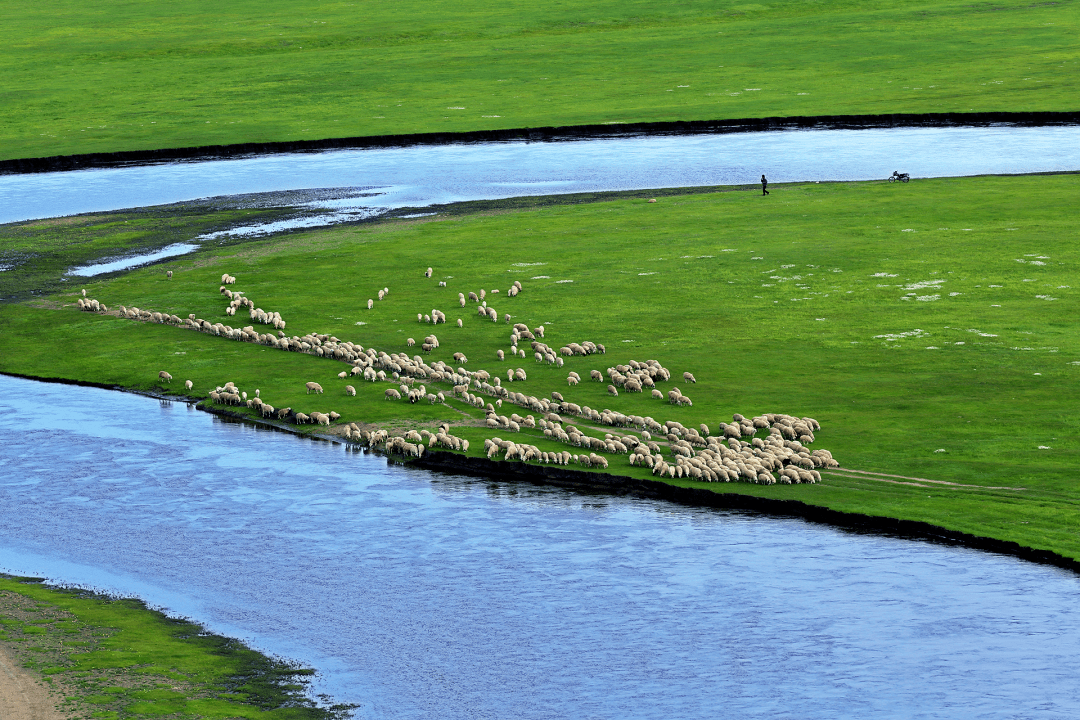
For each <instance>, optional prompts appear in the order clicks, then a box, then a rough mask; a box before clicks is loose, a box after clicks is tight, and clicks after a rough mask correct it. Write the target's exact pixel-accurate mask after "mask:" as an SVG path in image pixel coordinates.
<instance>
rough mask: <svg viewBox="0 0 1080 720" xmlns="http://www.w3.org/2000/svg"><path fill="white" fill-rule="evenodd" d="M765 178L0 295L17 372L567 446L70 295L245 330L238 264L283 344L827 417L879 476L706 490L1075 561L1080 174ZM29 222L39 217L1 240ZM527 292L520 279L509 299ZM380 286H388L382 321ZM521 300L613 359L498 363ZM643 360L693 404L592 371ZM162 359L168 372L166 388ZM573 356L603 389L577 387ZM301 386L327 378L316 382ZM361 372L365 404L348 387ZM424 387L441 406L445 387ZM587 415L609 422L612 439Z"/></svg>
mask: <svg viewBox="0 0 1080 720" xmlns="http://www.w3.org/2000/svg"><path fill="white" fill-rule="evenodd" d="M771 189H772V194H771V195H770V196H768V197H762V196H761V194H760V191H759V190H753V189H746V188H724V189H720V190H714V191H711V192H702V193H700V194H681V195H680V194H671V195H667V196H658V202H656V203H648V202H646V201H645V200H644V198H642V197H640V196H635V195H627V196H615V197H612V198H609V199H606V200H604V201H600V202H592V203H587V204H575V205H560V204H552V205H547V206H542V207H535V208H532V209H510V210H490V209H489V210H485V211H476V212H460V213H459V214H453V213H448V214H440V215H439V216H436V217H434V218H421V219H413V220H386V221H382V222H375V223H365V224H357V225H350V226H339V227H335V228H331V229H323V230H313V231H305V232H298V233H291V234H287V235H281V236H274V237H269V238H266V239H263V240H258V241H251V242H247V243H245V244H243V245H236V246H231V247H223V248H208V249H206V250H202V251H199V252H197V253H194V254H192V255H189V256H185V257H183V258H179V259H176V260H173V261H168V262H164V263H161V264H158V265H155V266H152V267H148V268H144V269H139V270H134V271H131V272H126V273H118V274H114V275H111V276H107V277H104V278H102V279H98V280H94V281H92V282H91V281H85V282H84V281H83V280H81V279H78V278H73V277H69V278H68V281H69V282H68V283H66V285H67V287H68V290H67V291H65V292H61V293H58V294H53V295H50V296H49V297H44V298H38V299H35V300H31V301H28V302H24V303H19V304H16V303H9V304H6V305H2V306H0V371H3V372H11V373H20V374H25V375H30V376H38V377H55V378H65V379H71V380H82V381H91V382H98V383H106V384H115V385H119V386H124V387H128V388H136V389H143V390H150V389H154V390H159V391H160V390H164V391H165V392H171V393H183V381H184V380H187V379H190V380H192V381H193V383H194V386H195V390H194V392H193V394H194V395H195V396H198V397H205V395H206V393H207V391H208V390H210V389H212V388H213V387H214V386H218V385H223V384H224V383H225V382H226V381H230V380H231V381H233V382H235V383H236V384H237V385H238V386H239V387H240V388H241V389H244V390H246V391H248V392H253V391H254V389H255V388H259V389H260V390H261V394H262V398H263V399H264V400H265V401H266V402H269V403H271V404H273V405H274V406H276V407H284V406H290V407H292V408H293V409H294V410H297V411H301V412H306V413H310V412H311V411H314V410H318V411H322V412H329V411H331V410H333V411H336V412H338V413H340V414H341V415H342V421H343V422H348V421H353V422H357V423H368V424H373V425H379V426H382V427H387V428H392V429H398V430H401V429H405V428H417V429H419V428H423V427H428V428H434V426H435V425H436V424H437V423H439V422H444V421H445V422H450V423H452V424H454V425H455V429H454V433H455V434H456V435H459V436H461V437H466V438H469V439H470V441H471V444H472V448H471V449H470V454H482V445H483V439H484V438H486V437H491V436H493V435H498V436H500V437H503V438H504V439H513V440H516V441H519V442H529V443H532V444H535V445H537V446H539V447H541V448H542V449H544V450H562V449H567V448H566V446H562V445H560V444H558V443H556V442H554V441H551V440H548V439H546V438H544V437H543V436H542V435H540V434H539V433H538V431H528V430H523V431H522V432H521V433H520V435H516V434H513V433H507V432H506V431H492V430H488V429H487V428H485V427H483V426H482V420H483V417H484V416H483V412H482V411H480V410H477V409H475V408H472V407H469V406H466V405H465V404H463V403H461V402H459V401H456V400H448V401H447V403H446V404H445V405H429V404H427V403H421V404H416V405H410V404H409V403H407V402H392V401H386V400H384V399H383V390H384V389H385V388H386V387H388V385H387V384H386V383H365V382H363V381H361V380H358V379H357V380H349V381H341V380H338V378H337V377H336V376H337V373H338V372H340V371H341V370H342V369H346V368H347V367H348V366H347V365H346V364H344V363H341V362H337V361H333V360H328V359H322V358H318V357H315V356H312V355H306V354H302V353H289V352H283V351H280V350H275V349H271V348H267V347H265V346H262V345H257V344H249V343H241V342H235V341H230V340H226V339H224V338H219V337H214V336H210V335H207V334H203V333H196V332H193V331H190V330H184V329H179V328H175V327H171V326H166V325H154V324H148V323H142V322H136V321H132V320H126V319H120V318H117V317H114V316H109V315H96V314H92V313H86V312H81V311H79V310H77V309H76V308H75V307H74V306H73V303H74V302H75V299H76V297H77V296H79V295H78V294H79V291H80V290H81V289H83V288H85V289H86V290H87V293H88V295H89V296H90V297H93V298H97V299H98V300H100V301H101V302H104V303H105V304H107V305H109V306H111V307H112V308H113V309H115V307H116V306H117V305H119V304H124V305H127V306H137V307H140V308H143V309H151V310H158V311H162V312H170V313H174V314H176V315H179V316H180V317H187V315H188V314H189V313H194V314H196V315H197V316H198V317H201V318H205V319H208V320H210V321H211V322H214V321H220V322H223V323H226V324H229V325H232V326H234V327H241V326H243V325H247V324H249V320H248V319H247V318H246V316H244V317H243V318H241V316H240V315H238V316H237V317H236V318H228V317H226V316H225V313H224V309H225V306H226V304H227V300H226V299H225V298H223V297H222V296H221V295H220V294H219V292H218V288H219V285H220V277H221V274H222V273H224V272H228V273H230V274H232V275H235V276H236V277H237V278H238V281H237V283H236V284H235V285H233V286H231V287H232V289H235V290H242V291H244V292H245V293H246V294H247V296H248V297H250V298H251V299H252V300H253V301H254V302H255V304H256V305H257V306H259V307H261V308H263V309H264V310H267V311H278V312H280V313H281V315H282V316H283V317H284V319H285V320H286V322H287V323H288V327H287V330H286V332H287V334H289V335H303V334H305V333H308V332H319V333H328V334H332V335H335V336H337V337H338V338H341V339H342V340H351V341H353V342H358V343H361V344H363V345H364V346H365V347H374V348H377V349H378V350H382V351H386V352H388V353H389V352H408V353H409V354H410V355H412V354H419V346H417V347H415V348H409V347H408V346H407V339H408V338H410V337H411V338H415V339H416V340H417V342H418V343H419V342H420V340H421V338H423V337H424V336H425V335H427V334H428V333H431V332H434V333H436V334H437V335H438V337H439V339H440V343H441V346H440V348H438V349H437V350H435V351H434V352H433V353H432V354H431V356H430V357H429V358H426V360H427V361H428V362H432V361H434V360H437V359H442V360H445V361H446V362H448V363H450V362H452V360H451V355H452V354H453V353H454V352H458V351H460V352H464V353H465V354H466V355H467V356H468V358H469V363H468V366H467V367H468V369H470V370H479V369H486V370H488V371H489V372H491V373H492V374H493V375H501V376H503V377H504V378H505V372H506V369H507V368H508V367H509V368H516V367H522V368H524V369H525V370H526V371H527V373H528V379H527V380H526V381H523V382H516V383H513V386H512V389H513V390H515V391H519V392H524V393H526V394H528V395H536V396H547V395H548V394H549V393H550V392H551V391H559V392H561V393H562V394H563V395H564V396H565V397H566V399H567V400H568V401H571V402H576V403H578V404H581V405H589V406H591V407H593V408H596V409H601V408H610V409H612V410H617V411H620V412H623V413H627V414H639V415H647V416H651V417H653V418H655V419H656V420H658V421H660V422H664V421H666V420H678V421H680V422H682V423H683V424H684V425H687V426H690V425H693V426H695V427H696V426H697V425H698V424H699V423H706V424H708V425H709V426H710V428H712V429H713V431H714V432H715V429H716V427H717V424H718V423H719V422H720V421H730V420H731V416H732V414H733V413H742V414H744V415H746V416H747V417H750V416H751V415H756V414H760V413H766V412H779V413H790V414H792V415H797V416H807V415H808V416H811V417H814V418H816V419H817V420H818V421H820V422H821V424H822V426H823V429H822V430H821V431H820V432H819V433H817V441H816V443H815V444H814V446H812V447H824V448H827V449H829V450H831V451H832V452H833V454H834V456H835V457H836V458H837V459H838V460H839V462H840V463H841V465H842V466H843V467H844V468H846V469H851V470H859V471H865V472H868V473H874V474H875V475H873V476H865V475H863V476H860V475H857V474H855V473H851V472H834V473H829V474H824V475H823V478H824V482H822V483H821V484H819V485H794V486H781V485H777V486H758V485H749V484H744V483H697V484H696V485H697V486H700V487H707V488H709V489H711V490H715V491H717V492H739V493H751V494H755V495H763V496H768V497H776V498H796V499H800V500H803V501H806V502H810V503H814V504H818V505H822V506H826V507H830V508H834V509H837V510H845V511H856V512H864V513H868V514H871V515H877V516H887V517H896V518H903V519H912V520H921V521H926V522H930V523H934V524H937V525H940V526H944V527H947V528H950V529H954V530H960V531H965V532H969V533H973V534H976V535H981V536H987V537H994V538H998V539H1003V540H1012V541H1016V542H1019V543H1021V544H1023V545H1026V546H1030V547H1035V548H1040V549H1048V550H1053V551H1056V552H1058V553H1061V554H1063V555H1065V556H1068V557H1072V558H1080V540H1078V536H1077V529H1078V527H1077V526H1078V523H1077V519H1076V518H1077V514H1076V504H1077V501H1078V500H1080V491H1078V489H1077V483H1076V479H1075V468H1076V467H1077V464H1078V463H1077V459H1078V452H1080V443H1078V442H1077V425H1078V422H1080V417H1078V416H1077V413H1076V412H1075V409H1074V407H1073V405H1074V403H1073V401H1072V398H1073V397H1074V396H1075V394H1076V389H1077V380H1078V377H1080V340H1078V339H1077V337H1076V334H1075V332H1074V330H1073V329H1074V327H1075V313H1076V301H1077V297H1078V291H1080V281H1078V279H1077V277H1076V268H1077V263H1078V261H1080V257H1078V251H1077V243H1076V239H1077V230H1078V223H1077V218H1076V213H1075V198H1076V196H1077V193H1078V191H1080V176H1078V175H1075V174H1061V175H1046V176H1023V177H978V178H963V179H937V180H919V181H916V182H912V183H910V184H907V185H890V184H888V183H885V182H865V183H820V184H819V183H813V184H793V185H776V186H774V187H773V188H771ZM83 219H84V220H85V222H88V223H91V224H92V223H93V222H94V216H83ZM20 232H22V233H24V232H28V231H27V230H26V225H21V226H18V228H12V227H10V226H9V227H8V228H5V229H4V231H3V233H0V238H4V237H8V236H11V235H12V234H15V235H18V234H19V233H20ZM0 242H4V241H3V240H0ZM429 266H431V267H432V268H433V269H434V275H433V277H432V278H431V279H428V278H427V277H425V275H424V271H425V269H426V268H427V267H429ZM167 269H168V270H172V271H173V273H174V275H173V277H172V278H171V279H169V278H167V277H166V275H165V271H166V270H167ZM514 280H520V281H521V282H522V284H523V286H524V291H523V292H522V293H521V294H520V295H518V296H517V297H514V298H509V297H507V296H506V291H507V289H508V288H509V287H510V285H511V284H512V282H513V281H514ZM440 281H441V282H445V283H446V287H439V285H438V283H439V282H440ZM0 282H2V281H0ZM383 287H389V288H390V293H389V295H388V296H387V298H386V299H385V300H382V301H379V300H376V301H375V302H374V307H373V309H371V310H368V309H367V301H368V299H369V298H375V297H376V295H377V291H378V289H380V288H383ZM481 288H484V289H486V290H487V291H488V293H489V294H488V296H487V300H488V302H489V304H490V305H491V306H492V307H494V308H496V310H497V311H498V313H499V316H500V320H499V322H498V323H493V322H491V321H490V320H482V319H480V318H479V317H478V316H477V313H476V306H475V304H473V303H469V304H468V306H467V307H465V308H460V307H459V306H458V303H457V296H458V293H459V292H463V293H465V294H468V292H469V291H479V290H480V289H481ZM494 289H499V290H500V293H499V294H497V295H492V294H491V293H492V291H493V290H494ZM433 308H437V309H439V310H442V311H443V312H445V313H446V315H447V318H448V324H446V325H439V326H437V327H433V326H431V325H425V324H419V323H417V319H416V318H417V313H430V311H431V310H432V309H433ZM504 313H509V314H510V315H512V317H513V320H512V322H524V323H526V324H528V325H529V326H530V327H536V326H537V325H540V324H543V325H544V326H545V328H546V329H547V336H546V342H547V343H548V344H549V345H551V346H552V347H559V346H561V345H564V344H567V343H570V342H582V341H585V340H592V341H594V342H599V343H603V344H604V345H605V346H606V347H607V353H606V355H591V356H585V357H573V358H567V360H566V367H565V368H563V369H558V368H556V367H554V366H548V365H545V364H541V363H537V362H535V361H534V360H533V359H532V357H531V355H530V357H529V358H528V359H524V360H516V361H506V362H500V361H498V360H497V359H496V350H498V349H504V350H508V349H509V342H510V340H509V338H510V333H511V328H510V326H508V325H507V324H505V323H504V322H503V321H502V315H503V314H504ZM458 318H461V319H462V321H463V327H462V328H458V327H457V325H456V320H457V319H458ZM256 327H257V328H262V326H258V325H257V326H256ZM523 347H526V346H523ZM650 358H651V359H656V360H659V361H660V362H661V363H662V364H663V365H664V366H665V367H667V368H669V369H670V370H671V371H672V372H673V374H674V376H675V378H681V375H682V373H683V372H684V371H689V372H692V373H694V375H695V376H696V378H697V383H696V384H687V383H684V382H682V381H681V380H678V379H673V380H672V382H670V383H662V384H660V385H658V387H659V388H660V389H661V390H663V391H664V392H665V393H666V391H667V390H668V389H670V388H671V387H673V386H678V387H679V388H680V389H681V390H682V391H683V392H684V393H685V394H686V395H688V396H689V397H690V398H691V399H692V400H693V403H694V404H693V406H692V407H675V406H672V405H670V404H669V403H667V402H666V400H658V399H654V398H652V397H650V395H649V394H648V393H643V394H640V395H639V394H628V393H622V394H621V395H620V396H619V397H618V398H611V397H609V396H608V395H607V394H606V391H605V388H606V385H607V383H606V382H604V383H593V382H589V381H588V380H587V378H588V376H589V371H590V370H592V369H598V370H600V371H602V372H603V371H605V370H606V368H608V367H610V366H614V365H616V364H625V363H627V362H628V361H629V360H631V359H635V360H646V359H650ZM159 370H166V371H168V372H170V373H171V374H172V375H173V377H174V378H175V380H174V382H173V383H172V384H171V385H163V384H161V383H159V382H158V381H157V373H158V371H159ZM568 370H575V371H577V372H578V373H580V374H581V375H582V377H583V378H584V381H583V382H582V383H581V384H580V385H578V386H576V387H568V386H567V383H566V376H567V371H568ZM307 381H317V382H320V383H321V384H322V385H323V387H324V388H325V389H326V392H325V394H324V395H308V394H307V393H306V391H305V387H304V383H305V382H307ZM346 382H349V383H351V384H353V385H354V386H355V387H356V389H357V395H356V396H355V397H347V396H346V395H345V392H344V385H345V384H346ZM428 385H429V388H436V389H439V390H443V391H445V392H447V393H448V394H449V389H450V386H449V385H445V386H436V385H433V384H430V383H429V384H428ZM512 410H517V411H518V412H519V413H521V414H523V415H524V414H526V412H525V411H524V410H522V409H519V408H515V407H513V406H509V405H504V407H503V409H502V411H501V412H502V413H505V414H509V413H510V412H511V411H512ZM241 412H248V411H246V410H242V411H241ZM568 422H570V420H568ZM575 424H576V425H577V426H578V427H580V428H581V429H583V430H586V431H587V432H588V433H590V434H594V435H601V434H602V433H603V432H605V430H610V428H604V427H599V428H593V429H590V428H589V427H588V423H584V422H580V421H579V422H575ZM313 427H315V426H302V427H299V428H298V430H299V431H300V432H313V430H312V428H313ZM620 432H625V431H623V430H620ZM510 435H513V437H509V436H510ZM568 449H570V450H571V452H574V451H575V450H576V448H568ZM609 461H610V463H611V465H610V468H609V472H613V473H616V474H623V475H627V476H634V477H645V476H647V472H648V471H647V470H644V469H640V468H634V467H631V466H630V465H629V463H628V461H627V458H626V456H619V455H612V456H610V457H609ZM672 482H676V483H678V484H682V485H695V483H693V482H691V481H679V480H673V481H672Z"/></svg>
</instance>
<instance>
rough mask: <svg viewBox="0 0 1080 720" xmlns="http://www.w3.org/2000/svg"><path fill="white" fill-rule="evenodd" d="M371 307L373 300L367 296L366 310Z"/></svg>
mask: <svg viewBox="0 0 1080 720" xmlns="http://www.w3.org/2000/svg"><path fill="white" fill-rule="evenodd" d="M373 307H375V301H374V300H372V299H371V298H368V301H367V309H368V310H370V309H372V308H373Z"/></svg>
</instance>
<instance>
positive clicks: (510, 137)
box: [0, 110, 1080, 175]
mask: <svg viewBox="0 0 1080 720" xmlns="http://www.w3.org/2000/svg"><path fill="white" fill-rule="evenodd" d="M1078 123H1080V111H1076V110H1068V111H1041V112H945V113H889V114H884V115H813V116H798V115H796V116H778V117H762V118H757V117H747V118H733V119H716V120H689V121H686V120H674V121H666V122H637V123H635V122H628V123H618V124H614V125H613V124H603V125H595V124H594V125H570V126H558V127H556V126H548V127H522V128H505V129H500V130H466V131H461V132H434V133H413V134H394V135H362V136H354V137H336V138H335V137H331V138H322V139H318V140H290V141H277V142H247V143H234V144H230V145H199V146H193V147H177V148H158V149H153V150H120V151H114V152H98V153H79V154H73V155H51V156H48V157H30V158H13V159H9V160H0V175H3V174H11V173H40V172H57V171H70V170H84V169H88V168H108V167H129V166H132V165H150V164H157V163H168V162H178V161H187V162H196V161H206V160H228V159H236V158H243V157H253V156H258V155H278V154H286V153H309V152H323V151H327V150H368V149H374V148H398V147H414V146H419V145H431V146H436V145H467V144H473V143H487V142H513V141H522V140H524V141H528V142H560V141H567V140H592V139H597V138H611V137H634V136H641V135H700V134H724V133H744V132H767V131H780V130H868V129H881V128H948V127H986V126H1011V127H1052V126H1058V125H1076V124H1078Z"/></svg>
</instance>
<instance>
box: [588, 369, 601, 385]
mask: <svg viewBox="0 0 1080 720" xmlns="http://www.w3.org/2000/svg"><path fill="white" fill-rule="evenodd" d="M589 378H590V379H591V380H595V381H596V382H604V374H603V373H602V372H600V371H599V370H590V371H589Z"/></svg>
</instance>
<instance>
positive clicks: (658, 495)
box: [407, 450, 1080, 572]
mask: <svg viewBox="0 0 1080 720" xmlns="http://www.w3.org/2000/svg"><path fill="white" fill-rule="evenodd" d="M407 464H408V465H410V466H413V467H422V468H424V469H427V470H433V471H439V472H451V473H456V474H461V475H473V476H482V477H489V478H499V479H509V480H527V481H529V482H534V483H540V484H546V485H556V486H559V487H567V488H576V489H590V490H606V491H609V492H613V493H615V494H618V495H630V496H633V497H639V498H647V499H660V500H668V501H670V502H676V503H679V504H681V505H691V506H695V507H711V508H719V509H726V510H750V511H754V512H759V513H762V514H765V515H772V516H775V517H799V518H803V519H804V520H808V521H810V522H815V523H821V524H823V525H830V526H833V527H838V528H844V529H848V530H857V531H863V532H871V533H877V534H885V535H889V536H893V537H902V538H908V539H920V540H930V541H933V542H939V543H944V544H948V545H961V546H964V547H969V548H973V549H976V550H984V551H988V552H994V553H998V554H1001V555H1010V556H1013V557H1017V558H1020V559H1022V560H1027V561H1029V562H1035V563H1039V564H1042V565H1054V566H1056V567H1060V568H1064V569H1067V570H1072V571H1073V572H1080V562H1078V561H1076V560H1073V559H1072V558H1068V557H1065V556H1064V555H1060V554H1058V553H1056V552H1052V551H1050V550H1037V549H1035V548H1030V547H1025V546H1023V545H1020V544H1019V543H1015V542H1011V541H1008V540H995V539H994V538H988V537H982V536H979V535H971V534H969V533H965V532H960V531H957V530H949V529H947V528H943V527H939V526H937V525H932V524H930V523H926V522H921V521H918V520H898V519H896V518H889V517H883V516H879V515H864V514H862V513H853V512H844V511H841V510H832V509H830V508H827V507H822V506H820V505H811V504H809V503H805V502H803V501H801V500H780V499H774V498H763V497H758V496H756V495H744V494H742V493H739V492H714V491H713V490H706V489H703V488H684V487H679V486H677V485H669V484H668V483H665V482H661V481H658V480H640V479H637V478H632V477H625V476H618V475H611V474H610V473H591V472H585V471H582V470H572V469H568V468H565V467H560V466H549V465H525V464H521V463H514V464H510V463H504V462H496V461H493V460H487V459H485V458H477V457H466V456H463V455H457V454H454V453H449V452H441V451H438V450H436V451H434V452H430V453H429V452H425V453H424V456H423V457H422V458H420V459H419V460H410V461H409V462H408V463H407Z"/></svg>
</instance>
